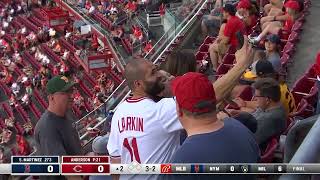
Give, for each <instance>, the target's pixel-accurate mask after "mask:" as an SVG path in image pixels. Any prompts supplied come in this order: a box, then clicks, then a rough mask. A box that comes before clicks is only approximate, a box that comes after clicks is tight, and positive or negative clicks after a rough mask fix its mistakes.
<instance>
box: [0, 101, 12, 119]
mask: <svg viewBox="0 0 320 180" xmlns="http://www.w3.org/2000/svg"><path fill="white" fill-rule="evenodd" d="M2 107H3V110H4V111H5V112H6V113H7V116H8V117H13V112H12V110H11V108H10V106H9V105H8V104H7V103H3V104H2Z"/></svg>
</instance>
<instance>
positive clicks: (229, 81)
mask: <svg viewBox="0 0 320 180" xmlns="http://www.w3.org/2000/svg"><path fill="white" fill-rule="evenodd" d="M253 54H254V53H253V49H252V48H251V46H250V45H249V44H248V39H247V37H245V39H244V44H243V47H242V48H241V49H240V50H238V51H237V52H236V54H235V56H236V62H237V63H236V64H235V65H234V67H233V68H232V69H230V70H229V71H228V72H227V73H226V74H225V75H223V76H222V77H220V78H219V79H217V80H216V81H215V82H213V88H214V90H215V94H216V98H217V101H218V102H220V101H222V100H223V99H224V98H225V97H226V96H228V95H229V93H230V92H231V91H232V89H233V88H234V87H235V86H236V85H237V84H238V82H239V79H240V77H241V75H242V74H243V72H244V71H245V70H246V69H247V68H248V67H249V66H250V64H251V63H252V60H253Z"/></svg>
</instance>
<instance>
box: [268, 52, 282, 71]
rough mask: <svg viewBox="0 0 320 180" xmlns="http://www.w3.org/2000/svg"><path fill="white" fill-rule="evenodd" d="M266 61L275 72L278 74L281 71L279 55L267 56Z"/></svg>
mask: <svg viewBox="0 0 320 180" xmlns="http://www.w3.org/2000/svg"><path fill="white" fill-rule="evenodd" d="M267 60H268V61H269V62H271V64H272V66H273V69H274V70H275V71H276V72H280V70H281V59H280V55H279V53H271V54H268V55H267Z"/></svg>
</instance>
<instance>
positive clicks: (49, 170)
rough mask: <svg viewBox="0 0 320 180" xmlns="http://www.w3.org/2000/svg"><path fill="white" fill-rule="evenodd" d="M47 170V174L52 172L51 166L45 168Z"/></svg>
mask: <svg viewBox="0 0 320 180" xmlns="http://www.w3.org/2000/svg"><path fill="white" fill-rule="evenodd" d="M47 170H48V172H50V173H51V172H53V166H51V165H49V166H48V167H47Z"/></svg>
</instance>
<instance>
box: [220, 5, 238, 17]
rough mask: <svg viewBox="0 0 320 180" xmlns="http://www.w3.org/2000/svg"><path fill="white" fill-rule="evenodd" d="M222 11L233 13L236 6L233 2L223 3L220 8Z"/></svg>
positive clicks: (235, 10)
mask: <svg viewBox="0 0 320 180" xmlns="http://www.w3.org/2000/svg"><path fill="white" fill-rule="evenodd" d="M222 10H223V11H225V12H228V13H229V14H231V15H233V16H234V15H235V14H236V12H237V9H236V6H234V5H233V4H225V5H224V6H223V8H222Z"/></svg>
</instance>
